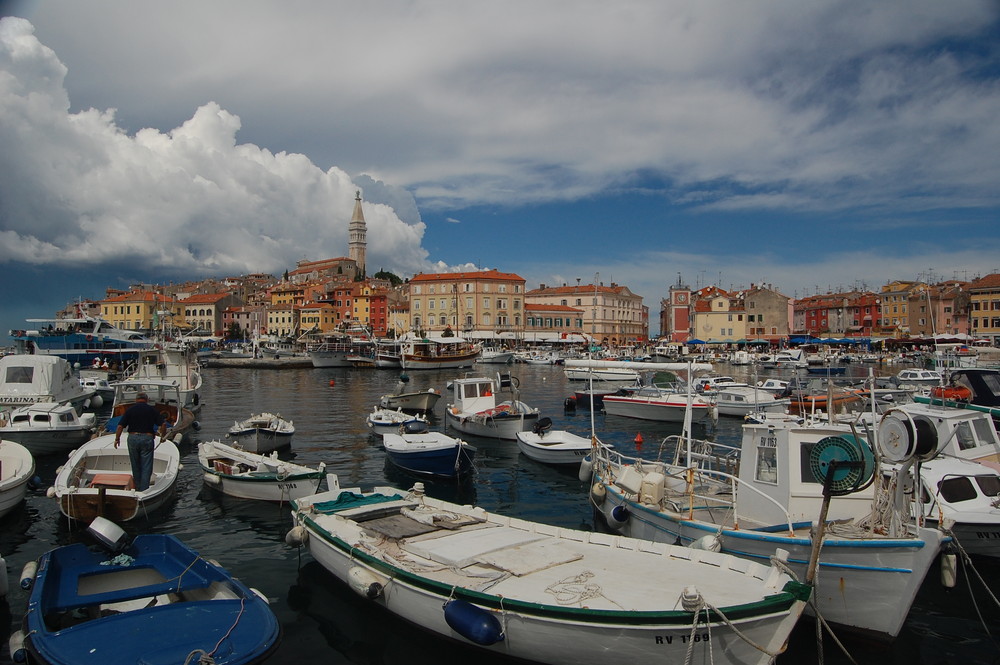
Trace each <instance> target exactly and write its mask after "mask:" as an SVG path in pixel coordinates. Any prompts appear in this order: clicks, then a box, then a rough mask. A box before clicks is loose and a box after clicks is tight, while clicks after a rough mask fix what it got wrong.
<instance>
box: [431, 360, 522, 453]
mask: <svg viewBox="0 0 1000 665" xmlns="http://www.w3.org/2000/svg"><path fill="white" fill-rule="evenodd" d="M518 385H519V382H518V380H517V378H516V377H512V376H511V375H510V374H497V376H496V378H495V379H494V378H492V377H485V376H477V377H466V378H461V379H455V380H454V381H452V382H451V389H452V402H451V404H449V405H448V408H447V409H446V410H445V420H446V424H447V425H448V427H450V428H451V429H454V430H455V431H456V432H461V433H463V434H471V435H473V436H482V437H487V438H492V439H508V440H511V441H513V440H514V439H515V438H516V435H517V433H518V432H523V431H525V430H530V429H531V428H532V427H533V426H534V424H535V423H536V422H538V417H539V416H538V409H536V408H532V407H530V406H528V405H527V404H525V403H524V402H522V401H521V400H520V399H518V390H517V388H518ZM500 391H506V392H508V393H509V394H510V399H508V400H503V401H498V400H497V393H498V392H500Z"/></svg>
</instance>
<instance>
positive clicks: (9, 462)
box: [0, 441, 35, 517]
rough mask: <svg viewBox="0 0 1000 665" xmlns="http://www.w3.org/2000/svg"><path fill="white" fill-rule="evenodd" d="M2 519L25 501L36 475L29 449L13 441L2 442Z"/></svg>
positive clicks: (0, 504)
mask: <svg viewBox="0 0 1000 665" xmlns="http://www.w3.org/2000/svg"><path fill="white" fill-rule="evenodd" d="M0 474H2V475H0V517H3V516H4V515H6V514H7V513H9V512H11V511H13V510H14V509H15V508H16V507H17V506H19V505H20V504H21V502H22V501H24V495H25V494H27V492H28V483H29V482H30V481H31V478H32V477H33V476H34V475H35V459H34V458H33V457H32V456H31V453H30V452H29V451H28V449H27V448H25V447H24V446H22V445H21V444H19V443H16V442H12V441H0Z"/></svg>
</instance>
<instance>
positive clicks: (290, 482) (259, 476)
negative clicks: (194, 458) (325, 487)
mask: <svg viewBox="0 0 1000 665" xmlns="http://www.w3.org/2000/svg"><path fill="white" fill-rule="evenodd" d="M198 463H199V464H201V469H202V471H203V472H204V475H203V477H204V480H205V484H206V485H208V486H209V487H214V488H216V489H219V490H221V491H222V493H223V494H228V495H229V496H235V497H238V498H241V499H257V500H259V501H279V502H286V501H289V500H291V499H298V498H301V497H303V496H309V495H310V494H315V493H316V490H317V489H318V488H319V485H320V483H321V482H322V481H323V475H324V470H325V469H326V465H325V464H323V463H320V465H319V468H316V469H311V468H309V467H307V466H302V465H301V464H295V463H294V462H289V461H288V460H282V459H278V453H277V451H274V452H272V453H271V454H270V455H258V454H256V453H251V452H247V451H246V450H240V449H239V448H234V447H232V446H227V445H226V444H224V443H222V442H221V441H205V442H204V443H200V444H198Z"/></svg>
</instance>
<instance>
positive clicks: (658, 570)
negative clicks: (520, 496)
mask: <svg viewBox="0 0 1000 665" xmlns="http://www.w3.org/2000/svg"><path fill="white" fill-rule="evenodd" d="M293 516H294V520H295V526H294V527H293V528H292V530H291V531H290V532H289V533H288V535H287V536H286V542H291V543H292V544H304V545H305V547H307V548H308V550H309V552H310V554H311V555H312V557H313V558H314V559H315V560H316V561H318V562H319V563H320V564H322V565H323V566H324V567H325V568H326V569H327V570H329V571H330V572H331V573H332V574H333V575H334V576H335V577H337V578H339V579H340V580H342V581H343V582H345V583H346V584H348V585H349V586H350V588H351V589H353V590H354V591H356V592H357V593H359V594H360V595H362V596H363V597H365V598H367V599H369V600H370V601H371V602H373V603H376V604H378V605H381V606H382V607H384V608H385V609H387V610H388V611H390V612H392V613H393V614H396V615H397V616H399V617H401V618H402V619H404V620H406V621H409V622H411V623H413V624H415V625H417V626H420V627H422V628H424V629H426V630H429V631H432V632H434V633H437V634H439V635H442V636H445V637H447V638H451V639H454V640H458V641H459V642H462V643H464V644H468V645H470V646H473V647H478V648H481V649H483V650H486V651H489V652H491V653H496V654H502V655H505V656H509V657H513V658H516V659H523V660H530V661H533V662H539V663H549V664H551V665H579V664H581V663H590V662H594V658H595V654H600V658H599V660H600V662H601V663H605V664H606V665H634V664H635V663H643V662H678V663H679V662H699V663H700V662H709V661H711V662H714V663H717V664H719V665H722V664H724V663H760V664H763V663H769V662H770V661H771V659H772V658H773V657H774V656H775V655H776V654H777V653H779V652H780V651H781V650H782V649H783V648H784V646H785V644H786V642H787V640H788V636H789V633H790V632H791V630H792V628H793V626H794V625H795V623H796V621H797V619H798V617H799V615H800V613H801V612H802V609H803V607H804V605H805V602H806V600H807V598H808V596H809V591H810V590H809V588H808V587H806V586H805V585H803V584H800V583H798V582H795V581H792V580H791V578H790V577H789V576H788V575H787V574H786V573H784V572H782V571H781V570H780V569H779V568H778V565H777V564H772V565H770V566H768V565H765V564H762V563H755V562H750V561H742V560H737V559H735V558H734V557H732V556H729V555H725V554H719V553H716V552H709V551H704V550H696V549H691V548H685V547H679V546H674V545H668V544H658V543H649V542H641V541H636V540H631V539H628V538H623V537H620V536H614V535H608V534H602V533H596V532H583V531H575V530H571V529H564V528H559V527H553V526H548V525H545V524H540V523H537V522H529V521H527V520H521V519H515V518H511V517H505V516H502V515H496V514H492V513H489V512H487V511H485V510H483V509H482V508H479V507H473V506H460V505H457V504H452V503H448V502H445V501H439V500H436V499H432V498H430V497H428V496H426V495H425V494H424V492H423V487H422V484H419V483H418V484H417V485H416V486H414V488H413V489H411V490H410V491H408V492H406V491H402V490H399V489H396V488H391V487H376V488H374V489H373V490H371V491H362V490H361V489H360V488H354V489H345V490H341V489H340V487H339V486H336V485H334V486H333V487H332V489H331V490H330V491H328V492H324V493H321V494H317V495H315V496H312V497H307V498H305V499H301V500H299V501H295V502H294V503H293ZM650 589H656V593H650V592H649V590H650Z"/></svg>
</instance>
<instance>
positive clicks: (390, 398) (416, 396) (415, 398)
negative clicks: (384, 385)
mask: <svg viewBox="0 0 1000 665" xmlns="http://www.w3.org/2000/svg"><path fill="white" fill-rule="evenodd" d="M439 399H441V393H439V392H437V391H436V390H434V389H433V388H432V389H430V390H425V391H423V392H418V393H399V394H397V395H383V396H382V399H381V400H379V406H381V407H382V408H384V409H392V410H395V409H401V410H402V411H405V412H406V413H429V412H431V411H433V410H434V405H435V404H437V402H438V400H439Z"/></svg>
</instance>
